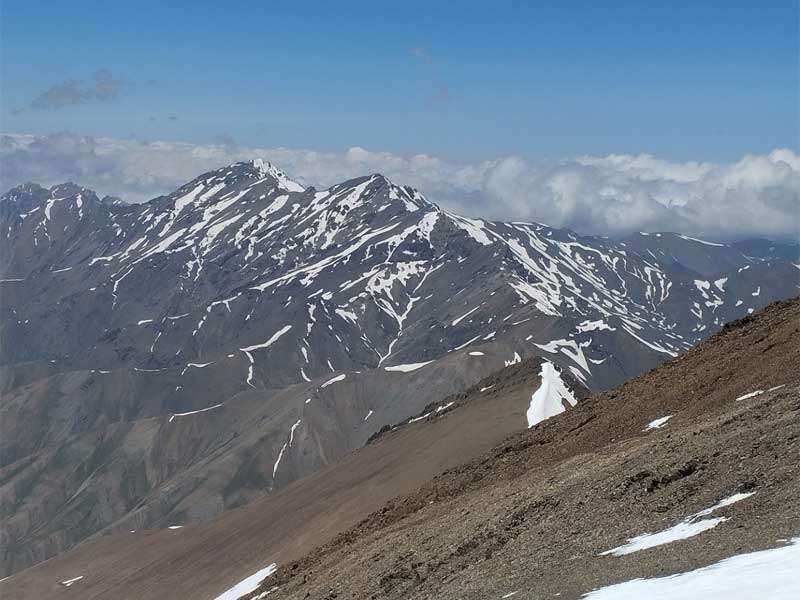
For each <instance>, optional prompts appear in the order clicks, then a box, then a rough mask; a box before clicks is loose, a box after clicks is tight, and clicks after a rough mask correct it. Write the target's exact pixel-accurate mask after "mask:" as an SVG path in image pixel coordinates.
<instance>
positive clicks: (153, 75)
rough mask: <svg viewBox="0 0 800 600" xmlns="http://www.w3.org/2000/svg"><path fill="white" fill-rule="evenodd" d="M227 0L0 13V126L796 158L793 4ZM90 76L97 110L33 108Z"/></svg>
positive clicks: (209, 138)
mask: <svg viewBox="0 0 800 600" xmlns="http://www.w3.org/2000/svg"><path fill="white" fill-rule="evenodd" d="M222 4H223V3H219V2H202V1H200V2H198V1H195V2H185V3H181V2H164V1H163V0H162V1H161V2H144V1H139V2H81V1H71V2H48V3H41V2H31V1H30V0H29V1H27V2H20V1H16V0H4V1H3V5H2V28H3V29H2V42H0V43H1V44H2V46H0V49H1V51H2V72H1V74H0V77H1V79H0V82H1V83H2V112H1V113H0V117H1V118H2V127H0V129H2V131H4V132H17V133H20V132H22V133H36V134H48V133H53V132H59V131H71V132H76V133H79V134H82V135H87V136H113V137H118V138H124V137H128V136H135V137H136V138H139V139H150V140H152V139H165V140H184V141H189V142H194V143H208V142H213V141H214V140H235V141H236V142H238V143H240V144H247V145H250V146H269V147H278V146H284V147H289V148H309V149H315V150H320V151H330V152H336V151H342V150H344V149H346V148H349V147H351V146H355V145H358V146H362V147H365V148H369V149H370V150H374V151H389V152H393V153H398V154H400V155H406V156H408V155H412V154H416V153H428V154H432V155H435V156H438V157H442V158H444V159H447V160H454V161H474V160H484V159H489V158H493V157H496V156H501V155H503V156H505V155H518V156H523V157H526V158H528V159H531V160H538V159H560V158H564V157H571V156H578V155H583V154H594V155H606V154H610V153H625V154H637V153H642V152H647V153H652V154H655V155H658V156H659V157H663V158H665V159H670V160H709V161H727V160H734V159H737V158H739V157H741V156H743V155H744V154H746V153H756V154H757V153H767V152H769V151H770V150H772V149H774V148H778V147H786V148H793V149H794V148H796V147H797V135H798V108H797V106H798V4H797V2H796V1H795V0H792V1H781V0H771V1H770V2H766V3H756V2H752V1H751V2H736V1H732V0H728V1H725V2H715V1H704V2H589V1H586V2H514V3H511V2H493V3H487V2H460V3H451V2H439V3H432V2H412V1H404V2H391V3H390V2H341V3H334V2H247V1H242V2H236V3H231V6H230V7H227V8H226V7H224V6H223V5H222ZM99 69H105V70H107V71H108V72H110V74H111V76H112V81H113V85H114V89H113V91H114V93H112V94H109V97H108V98H106V99H98V98H97V97H96V96H95V97H93V96H88V97H87V98H84V99H81V101H79V102H77V103H75V104H71V105H67V106H62V107H60V108H38V109H37V108H32V107H31V103H32V102H34V101H35V100H36V98H37V97H40V95H41V94H42V93H43V92H45V91H47V90H48V89H50V88H52V87H53V86H58V85H62V84H63V83H64V82H65V81H68V80H73V81H74V82H75V85H77V86H78V87H79V89H89V88H87V87H86V86H91V85H93V83H92V82H93V74H94V73H95V72H96V71H98V70H99ZM81 86H82V87H81ZM111 96H113V97H111ZM40 105H41V103H40ZM20 111H21V112H20ZM170 117H173V119H170Z"/></svg>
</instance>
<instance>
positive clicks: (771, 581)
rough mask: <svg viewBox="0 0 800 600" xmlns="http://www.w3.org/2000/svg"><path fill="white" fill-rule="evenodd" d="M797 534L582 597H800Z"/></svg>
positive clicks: (723, 599)
mask: <svg viewBox="0 0 800 600" xmlns="http://www.w3.org/2000/svg"><path fill="white" fill-rule="evenodd" d="M798 566H800V538H794V539H793V540H792V542H791V544H789V545H788V546H784V547H782V548H773V549H771V550H762V551H759V552H750V553H747V554H738V555H736V556H732V557H731V558H726V559H725V560H722V561H720V562H717V563H714V564H712V565H709V566H707V567H703V568H700V569H695V570H694V571H687V572H684V573H677V574H675V575H670V576H667V577H656V578H653V579H632V580H630V581H625V582H623V583H618V584H615V585H611V586H608V587H604V588H600V589H598V590H595V591H593V592H591V593H589V594H587V595H586V596H584V598H585V600H639V599H640V598H651V599H653V600H662V599H663V600H667V599H668V600H694V599H695V598H703V599H704V600H751V599H753V598H769V599H770V600H794V599H795V598H798V597H800V578H798V576H797V569H798Z"/></svg>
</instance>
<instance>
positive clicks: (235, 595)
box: [214, 563, 278, 600]
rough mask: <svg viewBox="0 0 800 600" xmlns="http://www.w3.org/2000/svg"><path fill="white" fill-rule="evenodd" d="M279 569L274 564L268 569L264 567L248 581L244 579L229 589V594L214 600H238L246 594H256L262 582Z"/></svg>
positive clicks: (225, 593) (226, 593)
mask: <svg viewBox="0 0 800 600" xmlns="http://www.w3.org/2000/svg"><path fill="white" fill-rule="evenodd" d="M277 569H278V565H277V564H275V563H272V564H271V565H269V566H268V567H264V568H263V569H261V570H260V571H258V572H257V573H253V574H252V575H250V577H248V578H247V579H243V580H242V581H240V582H239V583H237V584H236V585H235V586H233V587H232V588H231V589H229V590H228V591H227V592H224V593H222V594H220V595H219V596H217V597H216V598H214V600H238V599H239V598H241V597H242V596H244V595H245V594H249V593H251V592H254V591H255V590H256V589H257V588H258V586H259V585H260V584H261V582H262V581H263V580H264V579H265V578H267V577H269V576H270V575H272V574H273V573H274V572H275V571H276V570H277Z"/></svg>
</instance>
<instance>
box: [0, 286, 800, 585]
mask: <svg viewBox="0 0 800 600" xmlns="http://www.w3.org/2000/svg"><path fill="white" fill-rule="evenodd" d="M799 338H800V299H798V300H792V301H786V302H781V303H776V304H773V305H771V306H770V307H768V308H767V309H766V310H764V311H762V312H759V313H756V314H755V315H753V316H751V317H746V318H744V319H742V320H739V321H736V322H734V323H732V324H730V325H728V326H726V327H725V328H724V329H723V330H722V331H720V332H719V333H717V334H715V335H714V336H712V337H711V338H710V339H709V340H707V341H705V342H703V343H701V344H700V345H698V346H697V347H696V348H694V349H692V350H689V351H688V352H686V353H685V354H682V355H681V356H680V357H677V358H675V359H673V360H670V361H669V362H667V363H665V364H664V365H662V366H660V367H658V368H656V369H655V370H653V371H650V372H648V373H646V374H644V375H642V376H640V377H637V378H635V379H633V380H631V381H630V382H628V383H625V384H623V385H622V386H620V387H618V388H615V389H613V390H610V391H607V392H603V393H596V394H594V395H592V396H589V397H586V398H580V400H579V401H578V403H577V405H576V406H575V407H573V408H571V409H570V410H567V411H566V412H564V413H563V414H561V415H559V416H557V417H555V418H551V419H549V420H546V421H544V422H542V423H540V424H538V425H536V426H535V427H533V428H532V429H525V424H524V419H525V411H526V408H527V406H528V404H529V403H530V402H531V394H532V392H533V391H535V390H536V389H537V387H538V386H539V385H540V381H539V378H538V377H537V375H536V373H537V371H538V370H539V366H540V361H539V360H537V359H530V360H527V361H523V362H522V363H520V364H516V365H512V366H510V367H508V368H504V369H502V370H501V371H499V372H498V373H495V374H493V375H492V376H490V377H488V378H486V379H485V380H483V381H481V382H479V383H478V384H477V385H476V386H474V387H472V388H470V389H468V390H467V391H466V392H465V393H459V394H456V395H454V396H451V397H450V398H447V401H446V402H444V404H445V405H446V404H449V403H450V402H454V403H455V404H454V405H453V406H452V407H451V408H450V409H449V410H446V411H440V413H437V414H435V415H432V416H431V417H428V418H425V419H421V420H418V421H415V422H413V423H410V424H406V425H402V426H399V427H397V428H395V429H394V430H393V431H389V432H386V433H384V434H383V435H381V436H379V437H377V439H375V440H374V441H373V442H371V443H370V444H368V445H366V446H365V447H363V448H360V449H358V450H356V451H354V452H352V453H350V454H348V455H347V456H345V457H344V458H343V459H341V460H340V461H338V462H337V463H336V464H333V465H330V466H328V467H325V468H322V469H320V470H318V471H317V472H315V473H314V474H312V475H310V476H307V477H305V478H303V479H300V480H298V481H295V482H293V483H291V484H288V485H286V486H285V487H283V488H281V489H280V490H278V491H276V492H275V493H272V494H266V495H265V496H263V497H262V498H260V499H257V500H255V501H254V502H252V503H250V504H248V505H246V506H243V507H241V508H238V509H235V510H231V511H226V512H225V513H223V514H222V515H220V516H219V517H217V518H215V519H212V520H210V521H208V522H206V523H202V524H197V525H189V526H186V527H184V528H182V529H179V530H167V529H159V530H151V531H138V530H137V531H136V532H135V533H134V532H128V533H124V534H123V533H116V534H111V535H104V536H98V537H95V538H94V539H92V540H89V541H87V542H86V543H84V544H81V545H80V546H78V547H77V548H75V549H73V550H72V551H70V552H67V553H65V554H63V555H61V556H58V557H56V558H53V559H50V560H49V561H47V562H45V563H42V564H40V565H36V566H34V567H31V568H29V569H26V570H24V571H23V572H21V573H19V574H17V575H14V576H12V577H11V578H9V579H6V580H5V581H3V582H2V583H0V594H1V595H2V597H3V598H9V599H17V598H20V599H21V598H32V597H35V598H41V599H49V598H65V599H67V600H69V599H71V598H75V599H78V598H95V599H103V598H109V599H111V598H123V597H124V598H136V599H157V598H163V597H165V596H164V593H165V590H169V595H170V596H171V597H179V598H193V599H194V598H197V599H201V600H202V599H208V600H212V599H214V598H216V597H217V596H218V595H219V594H221V593H223V592H224V591H225V590H228V589H229V588H231V587H232V586H233V585H235V584H236V583H238V582H239V581H241V580H243V579H245V578H247V577H248V576H250V575H252V574H253V573H255V572H257V571H259V570H261V569H263V568H264V567H265V566H266V565H268V564H270V563H273V562H276V563H277V564H278V565H279V569H278V571H277V572H276V573H275V575H274V576H272V577H270V578H268V579H267V580H265V581H264V582H263V584H262V585H261V588H260V589H259V590H257V591H256V592H255V593H253V594H252V595H250V598H264V597H268V598H270V600H271V599H272V598H314V599H322V598H326V599H331V598H500V597H502V596H503V595H506V594H509V593H512V592H515V591H516V592H517V595H518V596H521V597H522V598H532V597H553V596H555V595H556V594H560V596H558V597H564V598H578V597H580V596H581V595H582V594H584V593H585V592H588V591H590V590H592V589H595V588H598V587H600V586H603V585H607V584H609V583H613V582H616V581H623V580H629V579H631V578H634V577H646V576H654V575H664V574H670V573H675V572H680V571H685V570H687V569H691V568H694V567H696V566H703V565H707V564H710V563H712V562H714V561H716V560H718V559H721V558H725V557H728V556H731V555H733V554H738V553H741V552H746V551H748V550H758V549H763V548H770V547H776V546H780V545H781V543H782V542H780V541H779V540H786V539H790V538H792V537H793V536H796V535H797V534H798V531H800V517H798V515H800V506H798V498H800V495H799V494H798V492H800V488H799V487H798V486H800V483H799V482H800V478H798V461H797V458H798V451H800V448H799V447H798V444H799V443H800V441H799V440H800V424H799V423H800V422H799V421H798V415H800V345H798V339H799ZM565 378H566V379H567V380H568V383H569V385H571V386H574V387H575V388H576V390H579V388H578V385H579V383H578V382H577V381H576V380H570V379H569V376H568V375H565ZM490 386H493V387H490ZM487 388H488V389H487ZM759 390H762V393H759V394H755V395H754V394H753V393H754V392H757V391H759ZM580 395H581V394H580V393H579V396H580ZM665 416H671V418H670V419H669V420H668V421H667V422H666V423H665V424H664V425H663V426H662V427H661V428H660V429H649V430H646V429H647V427H648V424H650V423H652V422H653V421H655V420H656V419H659V418H663V417H665ZM515 431H516V432H519V433H514V432H515ZM509 435H511V437H508V436H509ZM737 493H738V494H751V493H752V495H750V496H747V497H745V498H744V499H742V500H741V501H740V502H737V503H735V504H731V505H729V506H725V507H722V508H719V509H717V510H716V511H715V512H714V516H715V517H717V516H724V517H727V518H729V521H725V522H722V523H720V524H719V525H718V526H717V527H715V528H713V529H710V530H708V531H705V532H703V533H701V534H699V535H698V536H696V537H691V538H688V539H685V540H682V541H676V542H673V543H671V544H666V545H661V546H657V547H655V548H651V549H649V550H643V551H640V552H636V553H632V554H629V555H625V556H601V553H602V552H605V551H608V550H610V549H612V548H616V547H618V546H620V545H622V544H624V543H625V541H626V539H628V538H631V537H633V536H636V535H639V534H642V533H644V532H655V531H660V530H663V529H665V528H668V527H670V526H672V525H675V524H676V523H679V522H680V521H681V520H682V519H685V518H686V517H688V516H689V515H692V514H695V513H697V512H699V511H702V510H704V509H707V508H710V507H712V506H713V505H715V503H717V502H719V501H720V500H722V499H725V498H730V497H731V496H732V495H734V494H737ZM565 565H566V566H565ZM78 576H82V579H81V580H80V581H79V582H76V583H75V584H74V585H71V586H70V587H68V588H67V587H64V585H62V584H61V583H60V582H63V581H68V580H69V579H71V578H74V577H78ZM276 586H277V589H275V590H274V591H272V593H271V594H270V595H269V596H263V594H265V593H266V592H267V591H269V590H273V588H275V587H276Z"/></svg>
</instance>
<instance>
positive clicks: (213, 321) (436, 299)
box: [0, 160, 800, 576]
mask: <svg viewBox="0 0 800 600" xmlns="http://www.w3.org/2000/svg"><path fill="white" fill-rule="evenodd" d="M756 250H757V252H756V251H752V252H750V254H754V255H755V254H758V256H749V255H748V254H746V253H745V252H743V251H741V250H740V249H738V248H736V247H734V246H730V245H723V244H717V243H712V242H706V241H702V240H698V239H694V238H690V237H687V236H683V235H679V234H673V233H651V234H644V233H642V234H636V235H633V236H631V237H629V238H627V239H624V240H619V241H615V240H610V239H607V238H599V237H581V236H578V235H576V234H575V233H573V232H570V231H567V230H559V229H553V228H550V227H547V226H545V225H540V224H533V223H504V222H488V221H483V220H480V219H470V218H466V217H462V216H458V215H454V214H451V213H449V212H447V211H444V210H442V209H441V208H440V207H438V206H436V205H435V204H433V203H432V202H430V201H428V200H427V199H426V198H425V197H424V196H423V195H422V194H421V193H419V192H418V191H416V190H414V189H412V188H409V187H404V186H398V185H395V184H393V183H392V182H390V181H389V180H388V179H386V178H385V177H383V176H380V175H371V176H367V177H361V178H357V179H354V180H351V181H347V182H344V183H341V184H338V185H334V186H332V187H330V188H328V189H326V190H322V191H318V190H316V189H314V188H307V189H306V188H304V187H303V186H301V185H299V184H298V183H296V182H294V181H292V180H291V179H290V178H289V177H288V176H287V175H286V174H285V173H283V172H282V171H280V170H279V169H277V168H275V167H274V166H273V165H271V164H269V163H266V162H264V161H261V160H255V161H252V162H245V163H237V164H234V165H231V166H229V167H226V168H223V169H219V170H217V171H213V172H210V173H206V174H205V175H202V176H200V177H198V178H197V179H195V180H193V181H191V182H189V183H187V184H186V185H184V186H182V187H181V188H180V189H178V190H176V191H175V192H173V193H171V194H169V195H167V196H161V197H158V198H155V199H153V200H151V201H149V202H147V203H143V204H125V203H124V202H122V201H119V200H118V199H113V198H105V199H103V200H101V199H99V198H98V196H97V195H96V194H95V193H94V192H93V191H91V190H88V189H85V188H82V187H80V186H78V185H75V184H71V183H66V184H62V185H57V186H54V187H52V188H50V189H45V188H42V187H40V186H37V185H35V184H25V185H22V186H19V187H16V188H14V189H12V190H10V191H9V192H7V193H6V194H4V195H3V196H2V197H0V331H1V333H2V338H1V339H0V343H1V344H2V353H1V356H2V363H1V364H0V392H2V395H3V399H2V404H0V434H1V435H0V498H1V499H2V502H1V504H0V510H2V517H3V520H4V526H3V530H2V539H0V547H2V548H3V552H4V554H3V556H2V562H0V576H2V575H4V574H8V573H11V572H15V571H17V570H19V569H21V568H24V567H25V566H28V565H30V564H33V563H36V562H39V561H42V560H44V559H46V558H48V557H50V556H52V555H53V554H55V553H57V552H60V551H62V550H64V549H66V548H69V547H71V546H73V545H74V544H76V543H78V542H80V541H82V540H83V539H86V538H87V537H89V536H91V535H94V534H97V533H101V532H104V531H108V530H120V531H122V530H132V529H141V528H146V527H164V526H167V525H173V524H175V523H184V522H190V521H194V520H202V519H207V518H209V517H211V516H213V515H215V514H217V513H219V512H221V511H222V510H224V509H226V508H230V507H234V506H239V505H242V504H245V503H247V502H249V501H251V500H252V499H253V498H255V497H256V496H258V495H260V494H263V493H264V491H270V490H274V489H275V488H277V487H281V486H284V485H285V484H287V483H289V482H291V481H293V480H296V479H298V478H300V477H302V476H304V475H307V474H309V473H311V472H313V471H316V470H318V469H319V468H320V467H322V466H325V465H328V464H331V463H333V462H335V461H336V460H337V459H339V458H340V457H341V456H343V455H344V454H345V453H347V452H348V451H350V450H353V449H355V448H358V447H361V446H363V445H364V444H365V443H366V441H367V440H368V439H369V438H370V436H372V435H373V434H375V433H376V432H377V431H379V430H380V429H381V428H383V427H385V426H386V425H391V424H394V423H399V422H402V421H403V420H406V419H408V418H409V417H411V416H413V415H417V414H419V413H420V412H421V411H422V409H424V408H425V407H426V406H428V405H430V404H431V403H432V402H436V401H437V400H438V399H442V398H445V397H447V396H448V395H451V394H455V393H458V392H460V391H462V390H464V389H467V388H469V387H470V386H472V385H474V384H476V383H477V382H478V381H480V380H481V379H482V378H484V377H486V376H488V375H489V374H490V373H493V372H495V371H497V370H498V369H501V368H503V367H505V366H509V365H512V364H516V363H519V362H521V361H522V360H523V359H525V358H528V357H532V356H539V357H542V358H544V359H546V360H547V361H550V362H551V363H552V364H554V365H556V366H557V367H558V368H559V369H560V370H561V372H564V373H567V374H568V375H569V377H570V378H573V379H574V380H575V381H576V382H580V383H581V384H583V385H585V386H586V387H588V388H589V389H592V390H603V389H608V388H610V387H613V386H615V385H618V384H620V383H621V382H622V381H624V380H626V379H628V378H630V377H633V376H636V375H639V374H641V373H643V372H645V371H647V370H649V369H651V368H653V367H654V366H656V365H658V364H659V363H661V362H662V361H664V360H666V359H668V358H670V357H674V356H676V355H678V354H679V353H681V352H683V351H685V350H687V349H688V348H690V347H691V346H693V345H694V344H696V343H697V342H699V341H700V340H702V339H704V338H705V337H707V336H708V335H710V334H711V333H713V332H714V331H716V330H718V329H719V328H720V327H721V326H722V325H723V324H724V323H725V322H727V321H730V320H733V319H736V318H739V317H742V316H745V315H747V314H748V313H750V312H752V311H754V310H756V309H758V308H760V307H762V306H764V305H766V304H768V303H770V302H772V301H775V300H779V299H782V298H787V297H790V296H794V295H796V294H797V290H798V283H799V278H800V270H799V269H798V265H797V264H795V263H794V262H793V260H792V259H791V255H773V254H770V252H769V246H765V245H764V244H758V247H757V248H756ZM525 425H526V424H525V423H524V422H522V421H521V422H520V429H522V428H524V427H525Z"/></svg>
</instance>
